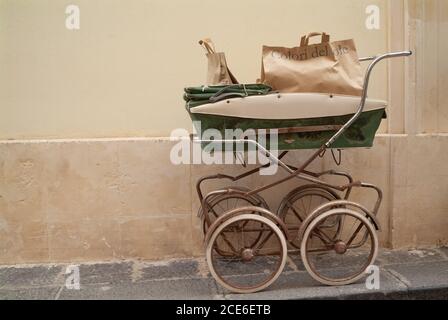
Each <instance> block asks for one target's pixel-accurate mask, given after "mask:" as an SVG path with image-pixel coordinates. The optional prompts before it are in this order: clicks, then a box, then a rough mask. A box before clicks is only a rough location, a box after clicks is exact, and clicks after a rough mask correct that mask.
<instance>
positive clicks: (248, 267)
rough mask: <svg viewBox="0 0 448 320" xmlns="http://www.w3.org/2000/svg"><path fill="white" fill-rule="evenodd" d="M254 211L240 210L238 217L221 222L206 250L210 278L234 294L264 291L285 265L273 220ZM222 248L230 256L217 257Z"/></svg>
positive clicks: (280, 238) (283, 247) (282, 240)
mask: <svg viewBox="0 0 448 320" xmlns="http://www.w3.org/2000/svg"><path fill="white" fill-rule="evenodd" d="M254 211H257V210H256V208H254V207H252V208H242V209H241V214H238V215H236V216H233V217H231V218H229V219H228V220H226V221H224V222H223V223H222V224H221V225H220V226H219V227H218V228H217V229H215V230H214V231H213V234H212V235H211V236H210V238H209V241H208V243H207V247H206V258H207V264H208V267H209V269H210V272H211V274H212V276H213V277H214V278H215V280H216V281H217V282H218V283H219V284H220V285H221V286H223V287H224V288H226V289H228V290H230V291H232V292H235V293H253V292H257V291H261V290H263V289H265V288H267V287H268V286H270V285H271V284H272V283H273V282H274V281H275V280H276V279H277V278H278V276H279V275H280V273H281V272H282V270H283V268H284V266H285V263H286V258H287V244H286V239H285V236H284V234H283V233H282V231H281V230H280V228H279V227H278V226H277V225H276V224H275V223H274V222H273V221H272V220H270V219H268V218H266V217H263V216H261V215H259V214H261V212H260V213H258V214H256V213H257V212H254ZM254 213H255V214H254ZM260 234H261V236H260ZM226 246H228V248H226ZM216 248H219V250H215V249H216ZM223 249H225V251H226V252H233V254H232V255H225V256H223V255H221V254H220V252H221V251H222V250H223Z"/></svg>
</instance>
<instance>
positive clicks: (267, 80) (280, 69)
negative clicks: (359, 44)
mask: <svg viewBox="0 0 448 320" xmlns="http://www.w3.org/2000/svg"><path fill="white" fill-rule="evenodd" d="M315 36H321V42H320V43H318V44H311V45H310V44H309V40H310V38H312V37H315ZM261 82H262V83H263V84H266V85H269V86H271V87H272V88H273V89H274V90H277V91H280V92H319V93H330V94H332V93H333V94H345V95H354V96H360V95H361V94H362V87H363V76H362V70H361V65H360V63H359V58H358V54H357V52H356V47H355V43H354V41H353V40H352V39H350V40H342V41H334V42H330V36H329V35H328V34H326V33H316V32H315V33H310V34H309V35H307V36H304V37H302V39H301V42H300V47H294V48H285V47H270V46H263V56H262V70H261Z"/></svg>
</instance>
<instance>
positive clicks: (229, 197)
mask: <svg viewBox="0 0 448 320" xmlns="http://www.w3.org/2000/svg"><path fill="white" fill-rule="evenodd" d="M225 189H232V190H236V191H241V193H239V192H228V193H223V194H217V195H215V196H213V197H212V198H211V199H210V200H209V202H208V205H207V206H208V210H203V208H202V207H201V208H200V209H199V210H201V211H202V212H200V214H199V215H200V216H201V224H202V232H203V234H204V235H205V234H206V233H207V230H208V227H209V226H210V225H212V223H213V222H215V220H216V219H217V218H218V217H219V216H221V215H223V214H224V213H226V212H228V211H230V210H232V209H236V208H240V207H247V206H255V207H262V208H265V209H269V207H268V205H267V203H266V201H265V200H264V199H263V198H262V197H261V196H260V195H258V194H254V195H251V196H246V195H244V194H242V193H245V192H249V191H250V190H249V189H247V188H244V187H227V188H225ZM206 214H207V218H208V219H206Z"/></svg>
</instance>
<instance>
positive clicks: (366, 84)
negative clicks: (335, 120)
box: [325, 51, 412, 148]
mask: <svg viewBox="0 0 448 320" xmlns="http://www.w3.org/2000/svg"><path fill="white" fill-rule="evenodd" d="M410 55H412V51H401V52H391V53H386V54H382V55H379V56H376V57H367V58H361V59H359V61H370V60H373V61H372V63H370V65H369V67H368V68H367V71H366V74H365V76H364V86H363V90H362V95H361V103H360V104H359V107H358V111H356V113H355V115H354V116H353V117H352V118H351V119H350V120H349V121H348V122H347V123H346V124H344V125H343V126H342V128H341V129H339V131H338V132H336V133H335V134H334V135H333V137H331V138H330V140H328V141H327V143H325V147H327V148H330V147H331V145H332V144H333V143H334V142H335V141H336V140H337V139H338V138H339V137H340V136H341V135H342V134H343V133H344V132H345V131H346V130H347V129H348V128H349V127H350V126H351V125H352V124H353V123H354V122H355V121H356V120H358V118H359V116H360V115H361V114H362V112H363V110H364V106H365V104H366V100H367V91H368V89H369V81H370V74H371V73H372V70H373V67H375V65H376V64H377V63H378V62H380V61H381V60H384V59H388V58H396V57H407V56H410Z"/></svg>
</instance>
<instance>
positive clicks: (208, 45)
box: [199, 38, 216, 54]
mask: <svg viewBox="0 0 448 320" xmlns="http://www.w3.org/2000/svg"><path fill="white" fill-rule="evenodd" d="M199 44H200V45H201V46H202V47H203V48H204V49H205V50H207V52H208V53H210V54H213V53H215V52H216V50H215V45H214V44H213V41H212V40H211V39H210V38H205V39H202V40H199Z"/></svg>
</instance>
